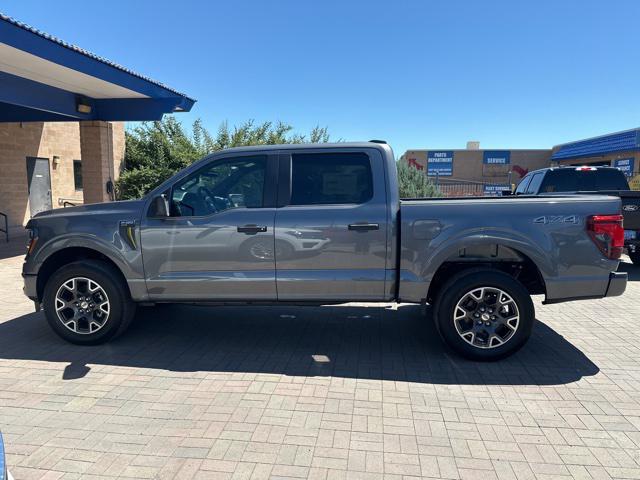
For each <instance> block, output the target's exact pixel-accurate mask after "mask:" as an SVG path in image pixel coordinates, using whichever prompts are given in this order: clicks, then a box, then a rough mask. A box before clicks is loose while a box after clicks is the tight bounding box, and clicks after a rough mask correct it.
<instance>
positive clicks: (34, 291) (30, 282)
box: [22, 273, 38, 302]
mask: <svg viewBox="0 0 640 480" xmlns="http://www.w3.org/2000/svg"><path fill="white" fill-rule="evenodd" d="M22 280H23V281H24V286H23V287H22V291H23V292H24V294H25V295H26V296H27V297H29V298H30V299H31V300H33V301H34V302H37V301H38V287H37V284H38V276H37V275H30V274H28V273H23V274H22Z"/></svg>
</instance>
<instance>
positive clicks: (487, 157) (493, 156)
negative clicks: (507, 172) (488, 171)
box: [482, 150, 511, 165]
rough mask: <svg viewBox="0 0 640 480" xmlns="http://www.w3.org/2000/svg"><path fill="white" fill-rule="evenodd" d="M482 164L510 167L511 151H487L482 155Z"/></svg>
mask: <svg viewBox="0 0 640 480" xmlns="http://www.w3.org/2000/svg"><path fill="white" fill-rule="evenodd" d="M482 163H484V164H485V165H509V164H510V163H511V152H510V151H509V150H485V151H484V153H483V154H482Z"/></svg>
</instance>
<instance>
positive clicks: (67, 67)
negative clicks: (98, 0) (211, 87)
mask: <svg viewBox="0 0 640 480" xmlns="http://www.w3.org/2000/svg"><path fill="white" fill-rule="evenodd" d="M194 103H195V100H193V99H192V98H189V97H187V96H186V95H184V94H182V93H180V92H177V91H175V90H173V89H171V88H169V87H166V86H164V85H162V84H160V83H158V82H155V81H153V80H151V79H149V78H146V77H143V76H141V75H139V74H137V73H135V72H132V71H130V70H127V69H126V68H124V67H121V66H120V65H117V64H114V63H112V62H110V61H108V60H105V59H103V58H100V57H97V56H96V55H94V54H91V53H89V52H87V51H85V50H82V49H80V48H78V47H75V46H72V45H69V44H67V43H65V42H63V41H61V40H58V39H56V38H54V37H51V36H49V35H47V34H44V33H42V32H40V31H38V30H35V29H33V28H31V27H29V26H27V25H24V24H22V23H20V22H17V21H15V20H13V19H11V18H9V17H6V16H4V15H2V14H0V122H29V121H34V122H36V121H47V122H51V121H67V122H68V121H78V120H105V121H136V120H138V121H141V120H160V119H161V118H162V116H163V114H165V113H173V112H182V111H189V110H191V107H192V106H193V104H194Z"/></svg>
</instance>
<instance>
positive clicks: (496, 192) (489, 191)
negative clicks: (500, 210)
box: [484, 183, 511, 197]
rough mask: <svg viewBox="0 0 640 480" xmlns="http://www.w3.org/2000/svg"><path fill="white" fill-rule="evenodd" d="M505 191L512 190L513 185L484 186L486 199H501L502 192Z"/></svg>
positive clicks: (489, 184) (491, 184)
mask: <svg viewBox="0 0 640 480" xmlns="http://www.w3.org/2000/svg"><path fill="white" fill-rule="evenodd" d="M505 190H507V191H509V190H511V185H509V184H508V183H487V184H485V186H484V196H485V197H501V196H502V192H504V191H505Z"/></svg>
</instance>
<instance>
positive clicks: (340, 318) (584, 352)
mask: <svg viewBox="0 0 640 480" xmlns="http://www.w3.org/2000/svg"><path fill="white" fill-rule="evenodd" d="M20 264H21V258H19V257H13V258H6V259H3V260H0V428H1V429H2V431H3V432H4V434H5V437H6V438H5V440H6V447H7V450H8V463H9V466H10V468H11V470H12V473H13V474H14V476H15V477H16V479H30V478H46V479H57V478H98V477H105V478H115V477H117V478H126V477H128V478H191V477H195V478H213V479H226V478H238V479H240V478H242V479H260V478H313V479H343V478H357V479H377V478H385V479H400V478H411V477H437V478H451V479H457V478H463V479H478V478H480V479H482V480H489V479H493V478H499V479H550V478H576V479H589V478H594V479H604V478H636V479H638V478H640V347H639V343H638V339H639V338H640V330H639V328H638V323H639V322H640V269H637V268H634V267H633V266H631V265H629V264H625V265H623V267H622V268H624V269H626V270H627V271H629V272H630V275H631V277H632V281H631V282H630V284H629V287H628V290H627V293H626V295H625V296H623V297H621V298H613V299H606V300H600V301H585V302H576V303H570V304H564V305H562V304H561V305H555V306H547V307H542V306H540V305H539V299H538V300H537V302H536V303H537V306H538V319H539V322H538V323H537V325H536V327H535V332H534V336H533V338H532V340H531V341H530V342H529V343H528V345H527V346H526V347H525V348H524V349H523V350H522V351H521V352H519V353H518V354H517V355H515V356H514V357H512V358H510V359H507V360H505V361H502V362H498V363H493V364H481V363H473V362H468V361H465V360H461V359H459V358H457V357H455V356H453V355H451V354H450V352H449V351H447V350H446V349H445V348H444V347H443V345H442V344H441V342H440V340H439V339H438V338H437V335H436V333H435V331H434V329H433V327H432V325H431V324H430V322H428V321H426V320H425V319H424V318H423V317H422V316H421V311H420V308H419V307H416V306H399V307H398V308H397V309H396V308H393V307H392V306H374V305H368V306H367V305H359V306H350V307H321V308H294V307H282V308H236V307H218V308H205V307H187V306H173V307H168V306H166V307H158V308H155V309H140V310H139V314H138V316H137V319H136V321H135V323H134V325H133V327H132V328H131V330H130V331H129V332H128V333H127V334H126V335H125V336H123V337H122V338H121V339H119V340H118V341H116V342H113V343H111V344H108V345H104V346H101V347H77V346H72V345H69V344H66V343H64V342H63V341H62V340H60V339H58V337H56V336H55V335H54V334H53V333H52V332H51V331H50V330H49V328H48V326H47V325H46V324H45V320H44V317H43V315H42V313H37V314H36V313H32V311H33V308H32V304H31V303H30V302H28V301H27V300H26V299H25V298H24V297H23V296H22V294H21V282H20V276H19V269H20Z"/></svg>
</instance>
